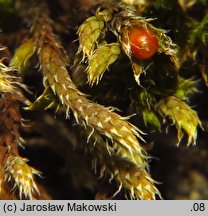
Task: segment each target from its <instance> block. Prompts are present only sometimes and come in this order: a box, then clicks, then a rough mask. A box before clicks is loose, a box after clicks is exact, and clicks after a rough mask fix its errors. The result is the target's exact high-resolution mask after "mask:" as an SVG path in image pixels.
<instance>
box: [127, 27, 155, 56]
mask: <svg viewBox="0 0 208 216" xmlns="http://www.w3.org/2000/svg"><path fill="white" fill-rule="evenodd" d="M128 42H129V43H130V49H131V52H132V54H133V56H134V57H136V58H137V59H149V58H151V57H152V56H153V55H154V54H155V53H156V52H157V50H158V39H157V37H156V35H155V33H154V32H153V31H152V30H151V29H149V28H143V27H132V28H129V29H128Z"/></svg>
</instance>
